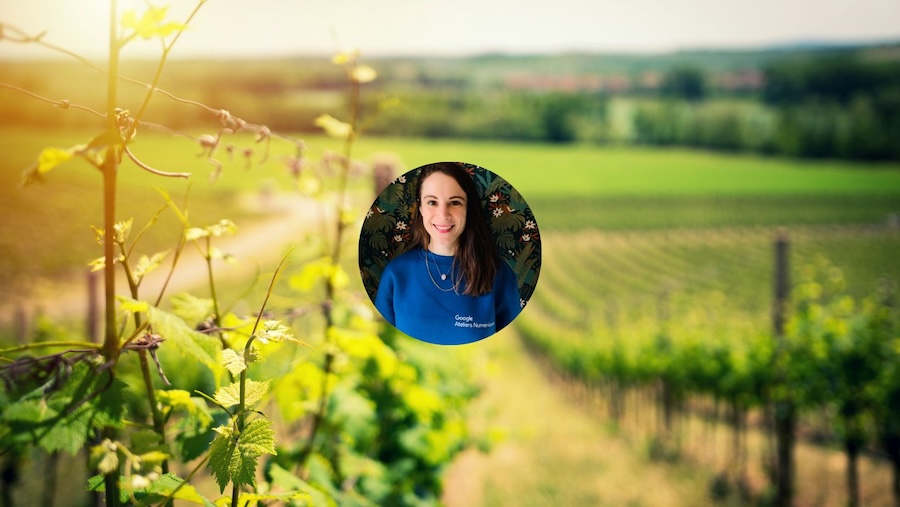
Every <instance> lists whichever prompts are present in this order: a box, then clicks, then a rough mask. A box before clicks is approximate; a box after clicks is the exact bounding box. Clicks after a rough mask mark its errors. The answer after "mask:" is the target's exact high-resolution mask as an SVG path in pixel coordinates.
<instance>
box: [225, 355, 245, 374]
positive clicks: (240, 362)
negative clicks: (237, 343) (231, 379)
mask: <svg viewBox="0 0 900 507" xmlns="http://www.w3.org/2000/svg"><path fill="white" fill-rule="evenodd" d="M222 364H224V365H225V369H227V370H228V371H229V372H230V373H231V374H232V375H235V376H237V375H239V374H240V373H241V372H242V371H244V370H246V369H247V362H246V361H245V360H244V356H242V355H240V354H238V353H237V352H235V351H234V349H225V350H223V351H222Z"/></svg>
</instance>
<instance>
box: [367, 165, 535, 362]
mask: <svg viewBox="0 0 900 507" xmlns="http://www.w3.org/2000/svg"><path fill="white" fill-rule="evenodd" d="M478 182H480V183H481V184H480V185H479V184H478ZM404 200H406V201H407V202H408V204H405V205H404V204H399V203H400V202H402V201H404ZM520 203H521V204H520ZM524 229H528V230H527V231H524ZM388 236H390V241H388ZM539 267H540V240H539V238H538V231H537V223H536V222H535V220H534V217H533V216H531V212H530V210H529V208H528V206H527V205H526V204H525V203H524V202H523V201H522V200H521V197H520V196H518V193H517V192H515V190H513V189H512V187H510V186H509V184H508V183H506V181H505V180H503V179H502V178H500V177H498V176H496V175H494V174H493V173H490V172H489V171H485V170H484V169H481V168H479V167H477V166H471V165H467V164H461V163H455V162H442V163H436V164H430V165H427V166H423V167H421V168H419V169H417V170H415V171H411V172H410V173H407V174H405V175H403V176H401V177H400V178H398V179H397V180H396V181H395V182H394V184H392V185H390V186H388V187H387V188H386V189H385V191H384V192H382V194H381V195H380V196H379V198H378V199H377V200H376V201H375V203H374V204H373V206H372V208H371V209H370V210H369V213H368V214H367V218H366V221H365V223H364V224H363V232H362V234H361V235H360V273H361V275H362V278H363V282H364V284H365V285H366V288H367V290H368V292H369V296H370V297H371V298H372V301H373V302H374V303H375V307H376V308H377V309H378V311H379V312H381V314H382V315H383V316H384V318H385V320H386V321H387V322H388V323H390V324H391V325H393V326H396V327H397V328H398V329H399V330H401V331H403V332H404V333H406V334H408V335H410V336H413V337H414V338H418V339H420V340H423V341H427V342H431V343H438V344H443V345H455V344H463V343H471V342H474V341H478V340H481V339H483V338H486V337H488V336H491V335H492V334H494V333H496V332H497V331H499V330H500V329H502V328H504V327H505V326H507V325H508V324H509V323H510V322H512V320H513V319H514V318H515V317H516V316H517V315H518V314H519V312H520V311H521V308H522V307H523V306H524V305H525V303H526V302H527V300H528V298H529V297H530V295H531V293H532V291H533V290H534V284H535V282H536V280H537V274H538V270H539ZM514 268H515V270H514Z"/></svg>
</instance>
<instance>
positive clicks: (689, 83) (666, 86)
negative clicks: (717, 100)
mask: <svg viewBox="0 0 900 507" xmlns="http://www.w3.org/2000/svg"><path fill="white" fill-rule="evenodd" d="M660 91H661V93H662V94H663V96H666V97H673V98H678V99H686V100H691V101H696V100H703V99H704V98H706V95H707V91H708V90H707V83H706V76H705V75H704V74H703V71H702V70H700V69H699V68H697V67H687V66H685V67H676V68H674V69H672V70H671V71H669V72H668V73H667V74H666V75H665V76H664V77H663V81H662V85H661V87H660Z"/></svg>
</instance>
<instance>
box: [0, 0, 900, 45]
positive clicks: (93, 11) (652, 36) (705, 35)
mask: <svg viewBox="0 0 900 507" xmlns="http://www.w3.org/2000/svg"><path fill="white" fill-rule="evenodd" d="M153 3H154V5H167V4H168V5H170V6H171V7H170V9H169V17H170V18H171V19H172V20H177V21H180V20H183V19H184V18H185V17H186V16H187V14H188V13H189V12H190V11H191V10H192V9H193V7H194V6H196V4H197V2H196V1H194V0H170V1H169V2H159V1H154V2H153ZM118 4H119V12H120V13H121V12H124V11H126V10H132V9H133V10H137V11H138V12H142V11H143V10H144V9H145V5H146V0H118ZM109 5H110V1H109V0H0V23H3V24H5V25H11V26H14V27H16V28H18V29H21V30H23V31H25V32H26V33H28V34H38V33H41V32H44V31H46V35H45V36H44V37H45V39H44V40H46V41H47V42H51V43H53V44H56V45H60V46H64V47H66V48H68V49H70V50H73V51H75V52H77V53H79V54H81V55H84V56H87V57H89V58H101V57H103V56H104V55H105V52H106V49H107V45H108V42H107V40H108V35H107V33H108V32H107V30H108V24H109V21H108V19H109ZM6 32H7V33H9V30H8V29H7V31H6ZM885 40H891V41H900V0H753V1H750V0H543V1H540V2H534V1H529V0H207V1H206V2H205V3H204V4H203V6H202V7H201V8H200V10H199V12H198V14H197V16H196V18H195V19H194V21H193V22H192V23H191V28H190V30H189V31H188V32H186V33H185V34H184V35H183V36H182V38H181V39H180V40H179V41H178V45H177V46H176V50H175V51H174V52H173V54H172V56H173V57H175V58H177V57H190V58H198V57H199V58H228V57H248V56H251V57H252V56H273V57H274V56H291V55H310V54H323V55H327V54H333V53H335V52H337V51H339V50H343V49H349V48H358V49H360V50H361V51H362V53H363V54H364V55H368V56H397V55H404V56H405V55H416V56H463V55H472V54H479V53H487V52H505V53H559V52H567V51H601V52H602V51H613V52H642V53H648V52H670V51H675V50H680V49H696V48H704V49H739V48H759V47H767V46H772V45H778V44H793V43H798V42H809V41H814V42H825V41H827V42H847V41H885ZM158 54H159V43H158V41H137V42H135V43H133V44H131V45H129V47H128V48H126V53H125V56H126V57H128V56H135V57H144V56H157V55H158ZM42 56H43V57H47V56H55V55H51V54H49V53H48V52H47V51H46V50H42V49H40V48H37V47H35V46H34V45H22V44H15V43H11V42H9V41H8V40H2V41H0V58H7V57H13V58H16V57H42Z"/></svg>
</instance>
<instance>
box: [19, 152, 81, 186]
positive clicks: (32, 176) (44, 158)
mask: <svg viewBox="0 0 900 507" xmlns="http://www.w3.org/2000/svg"><path fill="white" fill-rule="evenodd" d="M80 147H81V146H75V147H72V148H65V149H64V148H44V149H43V150H41V153H40V155H38V159H37V161H36V162H35V163H34V165H32V166H31V167H30V168H28V169H27V170H25V172H23V173H22V186H26V185H30V184H32V183H34V182H36V181H43V179H44V175H45V174H47V173H48V172H50V171H51V170H53V168H55V167H56V166H58V165H59V164H62V163H63V162H65V161H67V160H69V159H71V158H72V157H73V156H74V155H75V151H76V149H78V148H80Z"/></svg>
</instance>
